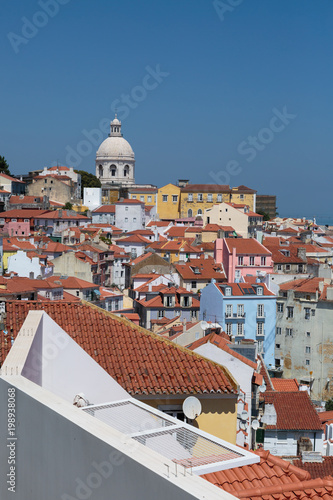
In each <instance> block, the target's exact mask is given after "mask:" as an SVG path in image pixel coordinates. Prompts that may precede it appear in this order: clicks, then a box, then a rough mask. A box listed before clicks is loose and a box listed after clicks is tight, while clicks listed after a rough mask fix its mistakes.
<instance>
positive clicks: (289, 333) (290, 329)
mask: <svg viewBox="0 0 333 500" xmlns="http://www.w3.org/2000/svg"><path fill="white" fill-rule="evenodd" d="M286 336H287V337H292V336H293V329H292V328H286Z"/></svg>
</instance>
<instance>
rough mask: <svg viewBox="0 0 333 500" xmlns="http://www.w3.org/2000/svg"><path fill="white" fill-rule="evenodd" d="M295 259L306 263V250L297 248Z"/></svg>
mask: <svg viewBox="0 0 333 500" xmlns="http://www.w3.org/2000/svg"><path fill="white" fill-rule="evenodd" d="M297 257H299V258H300V259H302V260H304V261H306V250H305V248H303V247H300V248H297Z"/></svg>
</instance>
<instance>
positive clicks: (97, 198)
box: [83, 188, 102, 210]
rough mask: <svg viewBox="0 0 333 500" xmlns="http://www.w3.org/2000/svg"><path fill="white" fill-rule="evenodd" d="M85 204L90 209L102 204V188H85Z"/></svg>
mask: <svg viewBox="0 0 333 500" xmlns="http://www.w3.org/2000/svg"><path fill="white" fill-rule="evenodd" d="M83 205H84V206H85V207H88V208H89V210H95V208H97V207H100V206H101V205H102V188H83Z"/></svg>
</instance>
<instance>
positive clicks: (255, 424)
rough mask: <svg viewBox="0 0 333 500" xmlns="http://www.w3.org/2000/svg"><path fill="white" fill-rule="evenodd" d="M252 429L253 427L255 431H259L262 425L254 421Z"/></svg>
mask: <svg viewBox="0 0 333 500" xmlns="http://www.w3.org/2000/svg"><path fill="white" fill-rule="evenodd" d="M251 427H252V429H254V430H255V431H256V430H257V429H259V427H260V425H259V422H258V420H253V422H252V426H251Z"/></svg>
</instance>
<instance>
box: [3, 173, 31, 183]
mask: <svg viewBox="0 0 333 500" xmlns="http://www.w3.org/2000/svg"><path fill="white" fill-rule="evenodd" d="M0 177H4V178H5V179H8V180H9V181H12V182H20V183H21V184H25V182H24V181H21V180H20V179H15V177H11V176H10V175H7V174H4V173H3V172H0Z"/></svg>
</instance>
